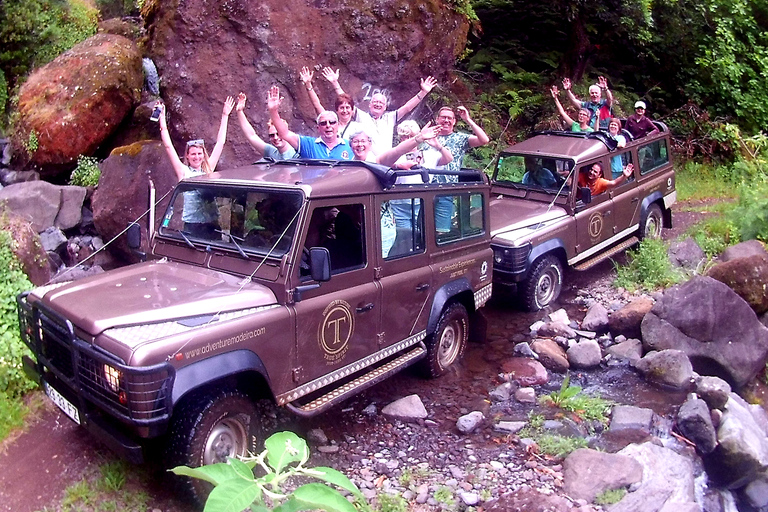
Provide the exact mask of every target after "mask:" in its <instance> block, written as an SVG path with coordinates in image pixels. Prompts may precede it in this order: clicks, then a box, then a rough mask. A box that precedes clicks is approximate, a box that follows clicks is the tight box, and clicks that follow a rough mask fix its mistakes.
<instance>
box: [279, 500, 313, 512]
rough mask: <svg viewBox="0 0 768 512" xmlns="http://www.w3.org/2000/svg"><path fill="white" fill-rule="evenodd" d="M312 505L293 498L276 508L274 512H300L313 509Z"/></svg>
mask: <svg viewBox="0 0 768 512" xmlns="http://www.w3.org/2000/svg"><path fill="white" fill-rule="evenodd" d="M313 508H315V507H313V506H312V505H309V504H307V503H304V502H303V501H299V500H297V499H296V498H294V497H293V496H291V497H290V498H288V499H287V500H285V501H284V502H283V503H282V504H281V505H280V506H278V507H275V508H274V509H273V510H272V512H298V511H299V510H310V509H313Z"/></svg>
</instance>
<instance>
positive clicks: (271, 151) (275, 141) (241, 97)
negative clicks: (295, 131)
mask: <svg viewBox="0 0 768 512" xmlns="http://www.w3.org/2000/svg"><path fill="white" fill-rule="evenodd" d="M246 99H247V98H246V96H245V93H242V92H241V93H240V94H238V95H237V105H236V106H235V111H236V112H237V120H238V122H239V123H240V129H241V130H243V135H245V138H246V139H247V140H248V142H249V143H250V144H251V146H253V148H254V149H255V150H256V152H257V153H258V154H259V155H260V156H261V157H267V158H271V159H273V160H288V159H290V158H294V157H295V156H296V150H295V149H293V148H292V147H291V145H290V144H288V142H286V141H285V140H284V139H282V138H280V135H278V133H277V128H275V126H274V125H273V124H272V120H271V119H270V120H269V122H268V123H267V131H268V134H269V142H270V143H267V142H264V140H263V139H262V138H261V137H259V136H258V135H257V134H256V130H254V129H253V126H252V125H251V123H250V122H248V118H247V117H245V102H246Z"/></svg>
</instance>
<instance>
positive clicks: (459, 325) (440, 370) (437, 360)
mask: <svg viewBox="0 0 768 512" xmlns="http://www.w3.org/2000/svg"><path fill="white" fill-rule="evenodd" d="M468 336H469V315H467V310H466V308H465V307H464V306H463V305H461V304H459V303H458V302H454V303H452V304H450V305H448V307H446V308H445V310H443V313H442V314H441V315H440V320H438V322H437V327H436V328H435V332H434V333H433V334H432V335H431V336H429V337H428V338H427V340H426V345H427V357H426V359H423V360H422V361H421V368H422V371H423V373H424V374H425V375H426V376H427V377H431V378H434V377H439V376H440V375H442V374H444V373H445V372H446V371H447V370H448V368H449V367H450V366H451V365H452V364H454V363H455V362H456V361H458V360H459V359H461V357H462V356H463V355H464V350H465V349H466V347H467V338H468Z"/></svg>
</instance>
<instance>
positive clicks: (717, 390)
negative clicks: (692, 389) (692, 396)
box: [695, 375, 731, 409]
mask: <svg viewBox="0 0 768 512" xmlns="http://www.w3.org/2000/svg"><path fill="white" fill-rule="evenodd" d="M695 384H696V394H697V395H699V397H701V399H702V400H704V401H705V402H706V403H707V406H709V408H710V409H723V407H725V404H726V403H727V402H728V397H729V396H730V395H731V386H729V385H728V383H727V382H725V381H724V380H723V379H721V378H719V377H708V376H701V375H700V376H698V377H696V379H695Z"/></svg>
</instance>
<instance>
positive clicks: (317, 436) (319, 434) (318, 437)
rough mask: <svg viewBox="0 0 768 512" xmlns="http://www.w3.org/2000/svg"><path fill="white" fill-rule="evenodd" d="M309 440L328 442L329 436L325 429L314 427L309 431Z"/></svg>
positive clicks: (312, 441)
mask: <svg viewBox="0 0 768 512" xmlns="http://www.w3.org/2000/svg"><path fill="white" fill-rule="evenodd" d="M307 441H309V442H310V443H314V444H328V436H326V435H325V432H323V429H321V428H312V429H309V430H308V431H307Z"/></svg>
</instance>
